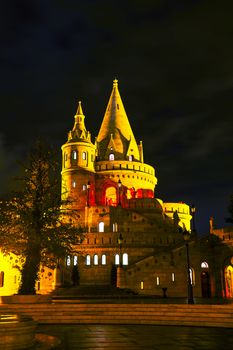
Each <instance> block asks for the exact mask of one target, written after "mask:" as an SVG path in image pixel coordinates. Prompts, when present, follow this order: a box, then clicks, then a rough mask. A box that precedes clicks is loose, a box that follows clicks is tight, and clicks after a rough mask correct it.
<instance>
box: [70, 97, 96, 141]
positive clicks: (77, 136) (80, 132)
mask: <svg viewBox="0 0 233 350" xmlns="http://www.w3.org/2000/svg"><path fill="white" fill-rule="evenodd" d="M84 119H85V115H84V114H83V110H82V104H81V101H79V102H78V108H77V112H76V114H75V116H74V120H75V122H74V126H73V129H72V131H70V132H69V134H68V141H69V142H73V141H78V140H83V141H88V142H91V135H90V133H89V131H87V129H86V126H85V123H84Z"/></svg>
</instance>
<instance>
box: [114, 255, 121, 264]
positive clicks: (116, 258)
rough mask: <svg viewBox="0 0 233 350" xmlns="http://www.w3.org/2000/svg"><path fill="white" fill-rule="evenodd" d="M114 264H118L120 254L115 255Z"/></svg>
mask: <svg viewBox="0 0 233 350" xmlns="http://www.w3.org/2000/svg"><path fill="white" fill-rule="evenodd" d="M115 265H120V256H119V254H116V255H115Z"/></svg>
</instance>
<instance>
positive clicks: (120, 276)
mask: <svg viewBox="0 0 233 350" xmlns="http://www.w3.org/2000/svg"><path fill="white" fill-rule="evenodd" d="M116 286H117V288H125V272H124V269H123V267H122V266H120V265H119V266H117V283H116Z"/></svg>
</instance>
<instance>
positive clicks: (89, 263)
mask: <svg viewBox="0 0 233 350" xmlns="http://www.w3.org/2000/svg"><path fill="white" fill-rule="evenodd" d="M86 265H88V266H90V265H91V256H90V255H87V256H86Z"/></svg>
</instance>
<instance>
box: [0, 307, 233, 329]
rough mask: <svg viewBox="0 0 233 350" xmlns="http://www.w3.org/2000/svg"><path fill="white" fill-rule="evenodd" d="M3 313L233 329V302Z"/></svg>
mask: <svg viewBox="0 0 233 350" xmlns="http://www.w3.org/2000/svg"><path fill="white" fill-rule="evenodd" d="M0 313H2V314H3V313H19V314H22V315H28V316H31V317H33V319H34V320H36V321H37V322H39V323H48V324H49V323H50V324H51V323H54V324H56V323H60V324H61V323H64V324H66V323H71V324H72V323H73V324H82V323H84V324H88V323H90V324H109V323H113V324H117V323H118V324H120V323H123V324H167V325H174V324H176V325H194V326H215V327H231V328H233V306H232V305H180V304H179V305H175V304H170V305H169V304H166V305H164V304H156V305H155V304H92V303H88V304H66V303H63V304H60V303H59V304H56V303H55V304H7V305H6V304H5V305H4V304H2V305H0Z"/></svg>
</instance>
